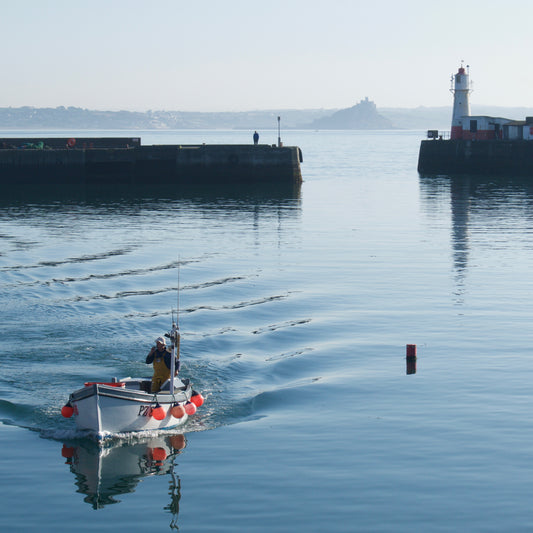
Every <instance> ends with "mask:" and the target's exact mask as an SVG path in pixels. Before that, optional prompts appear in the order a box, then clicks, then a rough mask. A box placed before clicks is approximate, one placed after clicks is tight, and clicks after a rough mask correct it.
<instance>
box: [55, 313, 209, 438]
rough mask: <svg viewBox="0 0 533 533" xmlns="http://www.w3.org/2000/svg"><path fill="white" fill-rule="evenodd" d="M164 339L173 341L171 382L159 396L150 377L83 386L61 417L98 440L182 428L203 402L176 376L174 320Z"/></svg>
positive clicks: (187, 381)
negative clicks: (123, 434)
mask: <svg viewBox="0 0 533 533" xmlns="http://www.w3.org/2000/svg"><path fill="white" fill-rule="evenodd" d="M165 336H166V337H167V338H169V339H170V340H171V341H172V345H171V348H172V357H171V368H170V376H171V378H169V379H168V380H167V381H166V382H165V383H163V385H162V386H161V389H160V390H159V391H158V392H156V393H153V392H151V381H152V380H151V378H149V377H142V378H131V377H126V378H122V379H118V378H112V379H111V381H108V382H86V383H85V385H84V386H83V387H82V388H80V389H78V390H75V391H74V392H72V393H71V394H70V397H69V400H68V402H67V403H66V405H64V406H63V408H62V409H61V414H62V415H63V416H64V417H65V418H70V417H74V420H75V422H76V427H77V428H78V429H80V430H86V431H88V432H90V433H94V434H95V435H96V437H97V438H98V439H102V438H105V437H108V436H113V435H116V434H120V433H129V432H132V431H147V430H159V429H170V428H175V427H177V426H181V425H183V424H185V422H186V421H187V419H188V417H189V416H191V415H194V414H195V413H196V409H197V408H198V407H200V406H201V405H202V404H203V402H204V399H203V397H202V395H201V394H200V393H198V392H196V391H194V390H193V389H192V385H191V382H190V380H189V379H183V380H182V379H180V378H179V377H178V376H177V375H176V373H177V372H176V361H177V360H178V361H179V345H180V333H179V327H178V325H177V320H176V322H175V323H173V324H172V330H171V331H170V332H169V333H167V334H166V335H165ZM172 377H173V378H172Z"/></svg>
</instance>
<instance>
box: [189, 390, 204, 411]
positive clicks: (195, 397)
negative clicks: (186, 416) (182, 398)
mask: <svg viewBox="0 0 533 533" xmlns="http://www.w3.org/2000/svg"><path fill="white" fill-rule="evenodd" d="M191 402H192V403H193V404H194V405H196V407H201V406H202V405H203V404H204V397H203V396H202V395H201V394H200V393H199V392H196V391H194V390H193V391H192V396H191Z"/></svg>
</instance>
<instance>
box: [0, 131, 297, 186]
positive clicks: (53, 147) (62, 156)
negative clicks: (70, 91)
mask: <svg viewBox="0 0 533 533" xmlns="http://www.w3.org/2000/svg"><path fill="white" fill-rule="evenodd" d="M13 141H15V142H13ZM69 141H71V142H70V144H71V145H72V146H70V145H69ZM41 142H42V143H43V144H44V146H42V145H41V144H40V143H41ZM24 143H28V145H29V147H26V146H25V145H24ZM302 161H303V156H302V152H301V150H300V148H299V147H297V146H286V147H285V146H279V147H278V146H276V145H273V146H270V145H264V144H261V145H207V144H202V145H147V146H142V145H141V144H140V139H135V138H131V139H125V138H122V139H112V140H109V139H107V140H103V139H89V138H86V139H75V144H73V143H72V139H0V183H3V184H8V183H15V182H16V183H24V182H26V183H41V184H42V183H43V181H44V182H45V183H56V184H57V183H80V184H82V183H83V184H97V183H103V184H106V183H107V184H112V183H131V184H137V185H143V184H152V183H154V184H155V183H158V184H165V183H169V184H171V183H184V184H201V183H221V182H223V183H243V182H245V183H262V182H268V183H275V182H279V183H301V181H302V174H301V167H300V163H301V162H302Z"/></svg>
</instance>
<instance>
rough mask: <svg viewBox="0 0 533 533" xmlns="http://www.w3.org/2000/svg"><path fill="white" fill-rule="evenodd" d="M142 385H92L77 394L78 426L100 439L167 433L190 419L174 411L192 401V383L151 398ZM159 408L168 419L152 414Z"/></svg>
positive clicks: (72, 400)
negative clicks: (177, 405)
mask: <svg viewBox="0 0 533 533" xmlns="http://www.w3.org/2000/svg"><path fill="white" fill-rule="evenodd" d="M139 383H140V382H139V381H136V380H128V379H126V380H121V381H120V382H118V383H108V384H106V383H94V384H89V385H86V386H85V387H83V388H82V389H79V390H77V391H75V392H73V393H72V394H71V395H70V399H69V402H70V404H71V406H72V408H73V410H74V413H73V415H74V419H75V422H76V426H77V427H78V429H81V430H88V431H90V432H94V433H96V435H97V436H98V437H104V436H106V435H110V434H117V433H127V432H131V431H146V430H154V429H167V428H173V427H177V426H180V425H183V424H184V423H185V422H186V421H187V418H188V415H187V414H184V415H183V416H182V417H180V418H175V417H174V416H172V415H171V413H170V410H171V407H172V406H174V405H175V404H180V405H184V404H186V403H187V402H188V401H190V399H191V396H192V389H191V386H190V384H189V382H188V380H186V381H184V382H180V383H181V384H182V385H183V386H182V387H180V388H179V389H177V390H175V391H174V393H173V394H170V392H168V391H163V392H159V393H157V394H149V393H146V392H144V391H143V390H140V388H139ZM157 404H159V405H160V406H161V407H162V408H163V410H164V411H165V417H164V418H163V419H162V420H157V419H156V418H155V417H154V416H152V411H153V409H154V408H155V407H156V405H157Z"/></svg>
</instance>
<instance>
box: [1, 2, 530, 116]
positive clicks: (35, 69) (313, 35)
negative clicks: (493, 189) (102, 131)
mask: <svg viewBox="0 0 533 533" xmlns="http://www.w3.org/2000/svg"><path fill="white" fill-rule="evenodd" d="M0 2H1V3H0V7H1V16H0V42H1V45H2V46H1V50H2V52H1V60H0V64H1V68H0V81H1V85H0V107H8V106H13V107H19V106H23V105H28V106H36V107H56V106H60V105H64V106H76V107H84V108H89V109H105V110H118V109H127V110H139V111H146V110H148V109H152V110H163V109H164V110H182V111H246V110H258V109H291V108H292V109H311V108H312V109H317V108H327V109H332V108H343V107H350V106H352V105H354V104H356V103H357V102H359V101H360V100H361V99H363V98H364V97H366V96H368V97H369V98H370V99H371V100H373V101H374V102H375V103H376V105H377V106H378V107H390V106H393V107H417V106H420V105H423V106H442V105H451V95H450V92H449V88H450V82H449V80H450V76H451V74H452V72H455V71H456V70H457V67H458V66H459V65H460V62H461V60H462V59H464V60H465V64H469V65H470V68H471V69H470V72H471V78H472V80H473V81H474V93H473V94H472V103H473V104H491V105H502V106H529V107H533V90H532V89H533V62H532V61H531V55H532V53H531V48H532V46H531V45H532V42H533V31H532V29H531V28H532V26H531V22H532V21H533V1H531V0H506V1H502V0H462V1H457V0H446V1H439V0H420V1H419V0H365V1H359V0H329V1H319V0H266V1H263V2H260V1H254V0H247V1H238V0H187V1H185V0H152V1H148V0H89V1H81V0H65V1H63V0H46V1H43V0H39V1H35V0H21V1H14V0H0Z"/></svg>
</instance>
